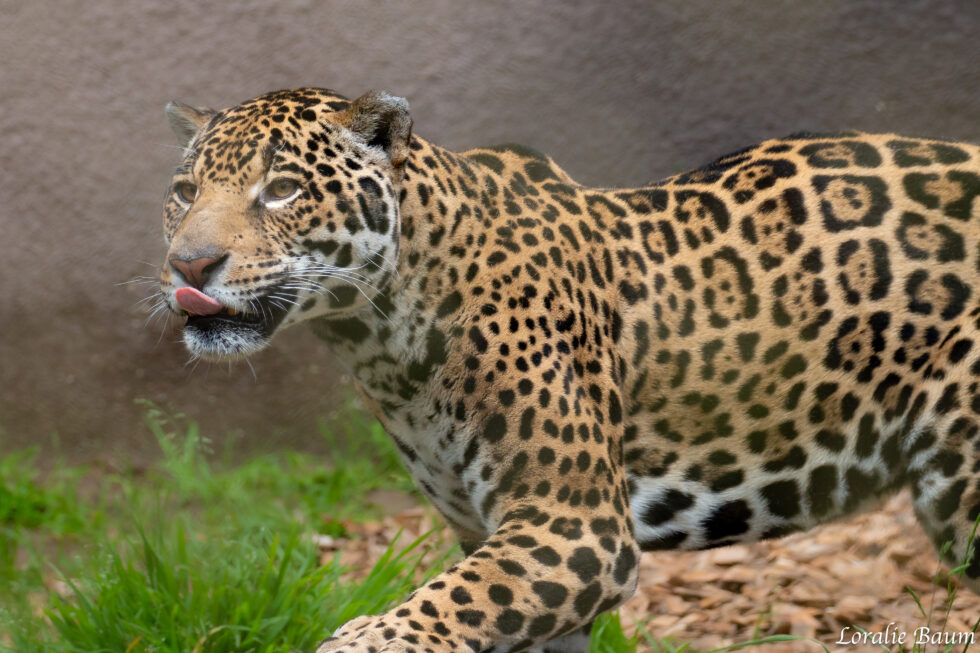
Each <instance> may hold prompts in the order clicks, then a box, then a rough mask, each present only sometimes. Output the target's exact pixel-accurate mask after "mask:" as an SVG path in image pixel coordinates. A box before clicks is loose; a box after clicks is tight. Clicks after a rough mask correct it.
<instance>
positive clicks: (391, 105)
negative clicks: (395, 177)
mask: <svg viewBox="0 0 980 653" xmlns="http://www.w3.org/2000/svg"><path fill="white" fill-rule="evenodd" d="M337 118H338V122H339V123H340V124H341V125H343V126H344V127H346V128H347V129H349V130H351V131H352V132H354V133H355V134H357V135H358V136H359V137H361V138H362V139H364V142H365V143H367V144H368V145H371V146H375V147H380V148H381V149H383V150H384V151H385V153H386V154H387V155H388V158H389V159H390V160H391V164H392V165H393V166H394V167H395V168H401V167H402V166H403V165H404V164H405V160H406V159H407V158H408V142H409V140H411V138H412V116H411V114H410V113H409V110H408V101H406V100H405V98H400V97H395V96H394V95H389V94H388V93H385V92H384V91H368V92H367V93H365V94H364V95H362V96H361V97H359V98H357V99H356V100H354V101H353V102H351V104H350V106H349V107H347V108H346V109H344V110H343V111H341V112H340V114H339V115H338V116H337Z"/></svg>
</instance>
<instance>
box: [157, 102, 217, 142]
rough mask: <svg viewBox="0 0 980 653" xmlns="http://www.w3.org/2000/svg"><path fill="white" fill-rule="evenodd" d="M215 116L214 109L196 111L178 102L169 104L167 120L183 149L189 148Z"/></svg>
mask: <svg viewBox="0 0 980 653" xmlns="http://www.w3.org/2000/svg"><path fill="white" fill-rule="evenodd" d="M214 114H215V112H214V111H213V110H212V109H195V108H194V107H191V106H188V105H186V104H182V103H180V102H177V101H176V100H173V101H172V102H168V103H167V120H168V121H169V122H170V128H171V129H172V130H174V134H176V136H177V142H178V143H179V144H180V146H181V147H187V144H188V143H190V142H191V141H192V140H194V137H195V136H197V133H198V132H199V131H201V130H202V129H203V128H204V126H205V125H206V124H208V121H210V120H211V118H213V117H214Z"/></svg>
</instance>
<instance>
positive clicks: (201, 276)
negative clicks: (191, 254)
mask: <svg viewBox="0 0 980 653" xmlns="http://www.w3.org/2000/svg"><path fill="white" fill-rule="evenodd" d="M227 260H228V255H227V254H223V255H221V256H218V257H212V256H201V257H198V258H190V259H187V258H181V257H179V256H177V255H173V256H171V257H170V260H169V263H170V267H171V268H173V269H174V270H176V271H177V272H178V273H179V274H180V276H182V277H184V281H186V282H187V283H188V285H190V286H192V287H194V288H197V289H198V290H202V289H203V288H204V286H205V285H206V284H207V282H208V280H209V279H210V278H211V276H212V275H213V274H214V273H215V272H217V271H218V270H219V269H220V268H221V266H222V265H223V264H224V262H225V261H227Z"/></svg>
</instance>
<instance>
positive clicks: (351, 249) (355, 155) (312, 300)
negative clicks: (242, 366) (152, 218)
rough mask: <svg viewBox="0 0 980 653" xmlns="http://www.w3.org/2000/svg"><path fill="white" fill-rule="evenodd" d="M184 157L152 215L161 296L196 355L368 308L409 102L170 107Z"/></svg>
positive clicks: (392, 231) (333, 97)
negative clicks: (157, 225)
mask: <svg viewBox="0 0 980 653" xmlns="http://www.w3.org/2000/svg"><path fill="white" fill-rule="evenodd" d="M167 116H168V118H169V120H170V125H171V127H172V128H173V130H174V132H175V133H176V134H177V139H178V141H179V143H180V145H181V146H182V147H183V148H184V151H185V156H184V159H183V161H182V162H181V164H180V165H179V166H178V167H177V170H176V172H175V173H174V176H173V180H172V181H171V184H170V190H169V192H168V194H167V198H166V204H165V207H164V211H163V224H164V232H165V234H166V238H167V242H168V244H169V250H168V251H167V257H166V260H165V262H164V265H163V269H162V271H161V275H160V282H161V290H162V293H163V296H164V298H165V300H166V302H167V304H168V305H169V307H170V308H171V310H173V311H174V312H175V313H178V314H180V315H186V316H187V322H186V324H185V326H184V343H185V344H186V345H187V348H188V349H189V350H190V351H191V353H192V354H194V355H195V356H198V357H200V358H204V359H207V360H231V359H238V358H242V357H245V356H248V355H250V354H252V353H254V352H256V351H258V350H260V349H262V348H263V347H265V346H266V345H267V344H268V343H269V340H270V339H271V338H272V336H273V334H275V333H276V331H278V330H279V329H282V328H283V327H285V326H287V325H290V324H294V323H296V322H300V321H302V320H305V319H309V318H314V317H320V316H324V315H334V314H336V315H340V314H344V313H348V312H352V311H357V310H361V309H364V308H365V307H367V306H368V305H369V304H370V303H371V302H372V300H373V299H374V298H375V296H376V295H377V294H378V293H379V292H381V291H382V290H383V289H384V288H385V286H386V285H387V284H388V283H389V280H390V278H391V276H392V275H393V274H394V271H395V266H396V264H397V260H398V243H399V232H400V230H399V213H398V193H399V190H400V185H401V180H402V172H403V169H404V165H405V161H406V159H407V158H408V153H409V141H410V140H411V130H412V120H411V117H410V115H409V111H408V103H407V102H406V101H405V100H403V99H401V98H396V97H393V96H391V95H388V94H386V93H381V92H371V93H367V94H366V95H364V96H363V97H361V98H358V99H357V100H355V101H353V102H347V101H346V100H344V99H343V98H342V97H341V96H339V95H337V94H336V93H334V92H332V91H329V90H325V89H309V88H307V89H298V90H293V91H279V92H276V93H269V94H266V95H262V96H260V97H258V98H256V99H254V100H250V101H248V102H245V103H244V104H241V105H239V106H236V107H232V108H230V109H226V110H224V111H217V112H215V111H210V110H202V109H194V108H192V107H189V106H186V105H182V104H178V103H171V104H169V105H168V106H167Z"/></svg>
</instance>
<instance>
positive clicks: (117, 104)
mask: <svg viewBox="0 0 980 653" xmlns="http://www.w3.org/2000/svg"><path fill="white" fill-rule="evenodd" d="M978 33H980V5H978V3H976V2H971V1H968V0H964V1H963V2H959V3H952V2H950V3H946V2H940V1H938V0H933V1H929V0H919V1H904V2H888V1H887V0H863V1H858V0H853V1H846V0H827V1H819V2H818V1H812V2H808V1H805V0H798V1H797V2H789V1H787V2H776V1H774V0H773V1H769V0H757V1H753V2H719V1H718V0H673V1H670V2H642V1H638V0H637V1H625V0H624V1H620V0H604V1H603V2H593V3H587V2H555V1H552V2H548V1H546V0H511V1H507V2H496V1H485V2H465V1H463V0H412V1H411V2H379V1H363V2H344V1H341V0H329V1H315V0H278V1H276V2H272V1H269V2H258V1H248V0H243V1H241V2H236V3H222V4H220V5H219V3H206V2H199V1H196V0H179V1H171V2H160V1H158V0H131V1H129V2H124V1H122V0H115V1H114V0H88V1H87V2H79V3H65V2H56V1H55V0H31V1H30V2H16V1H15V0H0V134H2V139H0V170H2V173H0V179H2V180H3V184H2V187H0V197H2V201H0V229H2V231H0V427H2V429H3V434H2V435H0V446H2V447H5V448H8V447H13V446H19V445H22V444H25V443H42V444H46V443H50V442H53V441H58V442H60V443H61V445H62V446H63V447H67V448H69V449H70V450H71V451H73V452H78V453H80V454H81V455H82V456H83V457H85V456H90V455H102V454H109V455H114V456H119V457H122V458H126V457H131V456H135V457H138V456H140V455H142V454H146V453H148V452H152V451H153V448H154V447H153V445H152V443H150V442H148V439H147V435H146V432H145V430H143V429H142V428H141V426H140V423H139V414H140V409H139V408H138V406H136V405H135V403H134V399H135V398H139V397H143V398H149V399H153V400H155V401H158V402H161V403H164V404H166V403H167V402H172V403H173V404H174V405H175V406H177V407H179V408H180V409H182V410H183V411H185V412H186V413H188V414H190V415H192V416H194V417H195V418H198V419H199V420H201V421H202V422H203V423H204V426H205V428H206V430H207V432H208V433H209V434H211V435H212V436H218V435H221V434H223V433H226V432H230V433H232V434H233V435H234V434H237V436H240V437H244V438H245V439H246V440H253V441H260V442H261V443H262V444H263V446H274V445H275V444H276V443H277V442H280V441H281V439H292V441H293V442H294V443H295V442H298V441H302V440H304V439H305V440H314V439H315V428H314V426H313V424H314V420H315V418H316V417H317V416H318V415H322V414H325V413H327V412H328V411H329V410H330V409H331V406H332V405H334V400H333V399H332V398H331V397H332V396H333V394H332V392H333V390H332V388H333V381H334V379H335V378H336V377H337V376H338V371H337V370H336V369H335V367H334V366H333V363H332V360H331V358H330V356H329V355H328V354H327V352H326V351H325V350H324V349H323V348H322V347H319V346H318V343H316V341H315V340H314V339H313V337H312V336H311V335H310V334H309V333H307V332H306V331H305V329H303V328H298V329H294V330H293V331H291V332H286V333H284V334H282V335H281V336H280V337H279V339H278V342H277V343H276V346H274V347H273V348H272V349H271V350H269V351H266V352H264V353H263V354H262V355H261V356H259V357H257V358H256V359H255V360H254V366H255V376H254V377H253V374H252V372H251V371H250V370H249V369H248V368H247V367H244V366H238V367H235V368H232V369H230V370H229V369H228V368H226V367H222V366H216V367H208V366H206V365H202V366H201V367H198V368H197V369H189V368H187V367H185V362H186V360H187V356H186V355H185V354H184V352H183V351H182V349H181V348H180V346H178V345H177V344H175V336H174V334H173V332H172V330H169V329H166V328H165V325H163V324H160V323H157V324H151V325H150V326H149V327H144V324H143V323H144V320H145V315H144V314H143V313H141V311H140V310H139V308H138V307H137V306H136V302H137V301H138V300H139V299H140V298H141V297H142V296H144V295H146V294H149V293H150V288H148V287H144V286H140V285H138V284H134V285H124V286H120V285H117V284H119V283H120V282H123V281H126V280H127V279H131V278H133V277H136V276H139V275H149V276H153V275H154V274H155V266H156V265H157V264H158V262H159V261H160V260H161V258H162V255H163V252H164V248H163V244H162V239H161V236H160V226H159V221H160V203H161V198H162V195H163V192H164V190H165V188H166V184H167V180H168V176H169V172H170V169H171V167H172V166H173V165H174V163H175V162H176V160H177V152H176V150H175V149H173V148H172V147H171V145H172V144H173V142H174V140H173V137H172V136H171V134H170V133H169V131H168V129H167V126H166V121H165V120H164V116H163V105H164V104H165V103H166V101H167V100H169V99H171V98H178V99H181V100H183V101H185V102H190V103H199V104H206V105H211V106H215V107H220V106H224V105H228V104H232V103H236V102H238V101H241V100H244V99H247V98H249V97H252V96H254V95H257V94H259V93H261V92H264V91H268V90H272V89H275V88H285V87H291V86H298V85H322V86H329V87H332V88H335V89H338V90H340V91H342V92H344V93H347V94H349V95H351V96H354V95H357V94H360V93H361V92H363V91H365V90H367V89H370V88H383V89H387V90H389V91H391V92H393V93H396V94H400V95H404V96H405V97H407V98H408V99H409V101H410V102H411V104H412V108H413V113H414V116H415V125H416V131H417V133H419V134H421V135H423V136H425V137H427V138H429V139H431V140H434V141H436V142H439V143H441V144H443V145H446V146H449V147H453V148H467V147H470V146H475V145H481V144H490V143H494V142H506V141H516V142H523V143H526V144H529V145H534V146H536V147H538V148H539V149H542V150H544V151H546V152H548V153H550V154H552V155H553V156H554V157H555V158H556V159H557V160H558V162H559V163H561V164H562V165H564V166H565V167H566V169H567V170H568V171H569V172H570V173H571V174H572V175H573V176H574V177H576V178H578V179H579V180H581V181H583V182H587V183H591V184H597V185H629V184H638V183H642V182H644V181H648V180H652V179H656V178H659V177H663V176H666V175H669V174H671V173H674V172H678V171H681V170H683V169H686V168H688V167H691V166H694V165H697V164H699V163H702V162H705V161H707V160H709V159H711V158H713V157H715V156H716V155H719V154H722V153H724V152H726V151H728V150H732V149H735V148H737V147H740V146H742V145H746V144H748V143H751V142H753V141H756V140H759V139H762V138H765V137H768V136H775V135H784V134H786V133H789V132H793V131H798V130H802V129H806V130H835V129H842V128H860V129H866V130H880V131H884V130H895V131H900V132H906V133H908V134H912V135H935V136H941V137H948V138H957V139H969V140H973V141H980V39H978V38H977V34H978ZM311 349H312V353H311ZM277 432H278V433H280V435H278V436H277V435H275V434H276V433H277ZM277 438H279V439H277ZM218 446H219V447H220V446H221V445H218ZM236 446H237V444H236Z"/></svg>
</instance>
